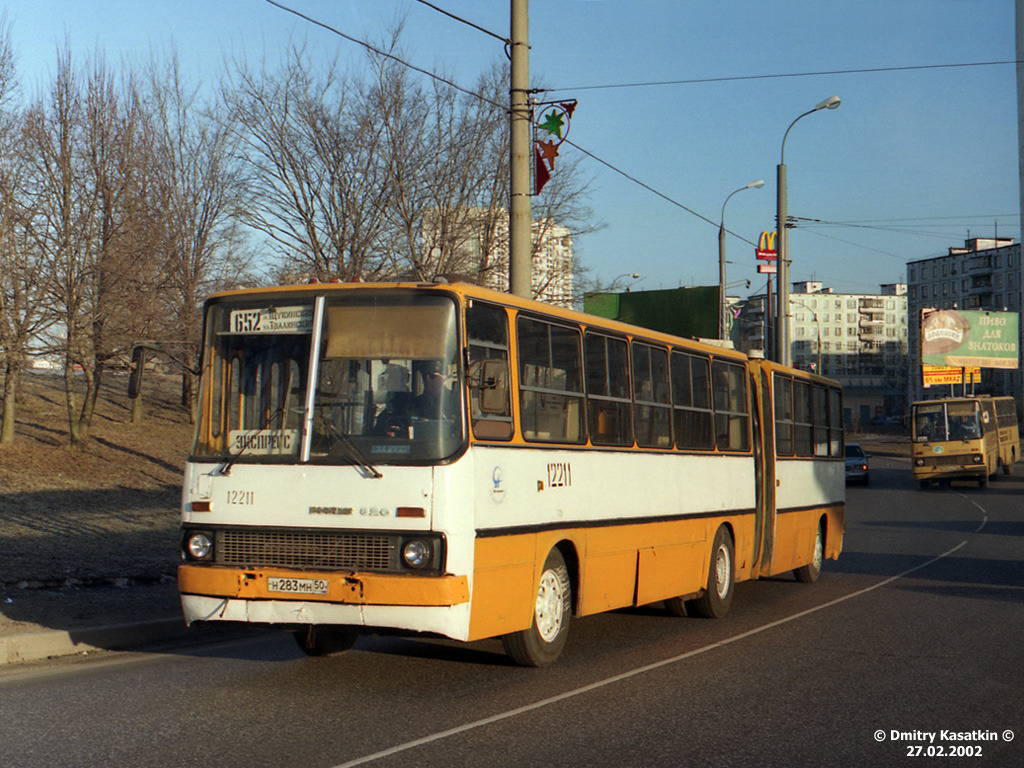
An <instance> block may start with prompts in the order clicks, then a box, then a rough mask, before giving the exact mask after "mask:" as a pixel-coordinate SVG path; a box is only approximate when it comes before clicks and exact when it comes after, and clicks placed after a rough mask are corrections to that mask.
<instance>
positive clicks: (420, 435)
mask: <svg viewBox="0 0 1024 768" xmlns="http://www.w3.org/2000/svg"><path fill="white" fill-rule="evenodd" d="M321 301H322V302H323V306H322V312H321V315H322V320H321V321H320V326H319V328H317V327H316V322H317V318H318V317H319V315H318V313H317V308H316V306H315V302H314V300H311V299H309V298H307V297H303V298H302V299H300V300H295V299H288V298H282V299H280V300H278V301H277V302H275V303H273V304H268V302H267V301H266V300H264V301H261V302H258V303H254V302H252V301H248V302H242V301H230V300H223V301H219V302H217V303H214V304H212V305H211V306H210V307H209V309H208V314H207V319H206V351H205V359H204V372H203V382H202V385H201V391H202V392H203V396H204V398H207V402H208V403H209V407H206V408H203V409H202V417H201V419H200V421H199V423H198V424H197V430H196V441H195V447H194V450H193V454H194V456H195V457H196V458H198V459H207V460H214V461H218V460H223V461H230V462H232V463H233V462H234V461H240V462H273V463H290V462H301V461H309V462H314V463H327V464H360V465H364V466H372V465H376V464H406V463H408V464H422V463H430V462H436V461H440V460H442V459H445V458H448V457H450V456H452V455H453V454H455V453H456V452H457V451H458V450H459V449H460V448H461V446H462V443H463V428H462V422H463V419H462V416H461V401H460V397H459V393H460V392H461V389H462V388H461V386H460V384H459V382H460V376H461V372H460V369H459V365H458V355H457V349H458V344H457V339H456V328H457V323H456V312H455V303H454V302H453V301H452V300H451V299H450V298H447V297H444V296H440V295H433V294H424V293H418V294H417V293H413V292H403V291H398V290H396V291H394V292H388V293H374V294H373V295H365V296H364V295H347V296H344V297H340V298H330V299H326V300H321ZM314 344H318V346H317V349H316V353H315V354H312V348H313V345H314ZM311 384H312V386H311ZM310 390H312V391H310Z"/></svg>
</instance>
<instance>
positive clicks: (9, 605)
mask: <svg viewBox="0 0 1024 768" xmlns="http://www.w3.org/2000/svg"><path fill="white" fill-rule="evenodd" d="M115 583H120V582H117V581H116V580H115ZM19 586H20V587H21V588H19ZM187 632H188V628H187V627H186V626H185V621H184V619H183V618H182V615H181V607H180V604H179V602H178V590H177V584H176V583H175V582H174V580H173V578H170V577H167V576H165V577H163V578H162V580H159V581H154V582H151V583H143V584H137V583H130V582H129V583H125V584H123V585H120V586H115V585H108V586H64V587H61V588H46V587H40V586H39V585H38V583H31V582H29V583H24V582H23V583H22V584H20V585H14V586H10V585H9V586H8V587H7V588H0V664H12V663H19V662H26V661H40V660H43V659H47V658H52V657H57V656H68V655H73V654H79V653H86V652H89V651H93V650H123V649H128V648H137V647H140V646H143V645H146V644H149V643H156V642H161V641H169V640H176V639H181V638H183V637H185V636H186V634H187Z"/></svg>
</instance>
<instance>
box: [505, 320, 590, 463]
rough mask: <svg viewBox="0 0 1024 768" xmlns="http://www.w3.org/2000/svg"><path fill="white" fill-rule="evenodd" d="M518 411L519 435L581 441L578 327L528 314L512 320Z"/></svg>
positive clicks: (539, 438)
mask: <svg viewBox="0 0 1024 768" xmlns="http://www.w3.org/2000/svg"><path fill="white" fill-rule="evenodd" d="M517 334H518V337H517V338H518V342H519V344H518V346H519V413H520V419H521V420H522V431H523V438H524V439H526V440H531V441H540V442H563V443H582V442H584V441H585V440H586V430H585V429H584V425H583V420H582V419H581V418H580V416H581V404H582V402H583V381H582V377H581V370H582V367H583V360H582V349H581V347H582V340H581V338H580V332H579V330H578V329H577V328H569V327H566V326H562V325H555V324H554V323H547V322H544V321H541V320H534V319H532V318H529V317H523V316H520V317H519V319H518V321H517Z"/></svg>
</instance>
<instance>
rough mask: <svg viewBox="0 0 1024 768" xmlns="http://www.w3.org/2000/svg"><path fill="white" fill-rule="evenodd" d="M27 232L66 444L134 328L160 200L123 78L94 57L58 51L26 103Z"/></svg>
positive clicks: (78, 434)
mask: <svg viewBox="0 0 1024 768" xmlns="http://www.w3.org/2000/svg"><path fill="white" fill-rule="evenodd" d="M27 136H28V139H29V144H30V156H31V158H32V159H33V165H34V167H33V169H32V170H33V184H34V188H35V190H36V192H37V197H36V199H35V200H34V208H33V213H34V216H33V222H32V235H33V239H34V242H35V244H36V246H37V247H38V248H39V250H40V255H41V257H42V258H43V260H44V263H45V265H46V268H47V271H48V273H49V274H50V276H51V281H50V301H51V304H52V312H53V321H54V325H53V327H54V329H56V330H57V333H58V334H59V336H58V342H59V344H60V347H61V349H62V352H63V356H64V363H65V366H64V369H65V395H66V400H67V412H68V423H69V430H70V438H71V444H72V445H74V446H79V445H81V444H82V443H83V442H84V441H86V440H87V439H88V435H89V425H90V423H91V421H92V416H93V412H94V408H95V403H96V398H97V395H98V392H99V386H100V383H101V380H102V375H103V371H104V368H105V367H106V365H107V364H108V363H109V362H110V361H111V360H112V359H114V358H116V357H119V356H122V355H124V354H125V353H126V352H127V351H128V348H129V345H130V340H131V338H132V336H133V335H134V334H135V333H136V331H135V325H136V323H137V321H138V318H139V317H140V316H142V315H144V313H143V312H140V309H141V307H142V306H143V303H142V302H141V300H140V296H141V295H142V294H141V292H140V288H139V279H138V276H139V275H144V274H146V267H147V265H148V264H150V263H151V258H152V254H153V252H154V250H155V249H156V248H157V246H158V243H159V242H160V239H161V234H160V233H161V230H162V227H163V223H162V219H163V207H164V206H163V201H162V200H161V191H160V186H159V179H158V177H157V176H156V174H155V172H154V168H155V154H154V152H153V136H152V132H151V130H150V128H149V126H148V123H147V120H146V116H145V114H144V111H143V110H142V105H141V102H140V100H139V98H138V94H137V92H136V89H135V87H134V85H133V83H132V81H131V78H121V79H118V78H116V77H115V76H114V75H113V74H112V73H111V72H110V70H109V69H108V68H107V67H106V65H105V63H104V62H103V60H102V58H101V57H97V59H96V60H95V62H94V63H93V64H92V66H91V68H90V69H87V70H85V74H84V75H79V74H78V73H77V72H76V71H75V69H74V67H73V65H72V62H71V58H70V55H69V54H68V53H66V52H63V53H60V54H59V57H58V65H57V73H56V77H55V80H54V83H53V85H52V87H51V89H50V91H49V93H48V94H46V95H45V96H44V97H43V98H40V99H39V100H38V102H37V104H36V105H35V107H34V108H33V109H32V110H31V120H30V123H29V129H28V131H27Z"/></svg>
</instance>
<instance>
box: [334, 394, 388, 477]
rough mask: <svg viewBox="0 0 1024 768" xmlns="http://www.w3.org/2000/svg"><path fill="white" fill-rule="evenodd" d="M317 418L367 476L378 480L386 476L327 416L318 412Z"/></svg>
mask: <svg viewBox="0 0 1024 768" xmlns="http://www.w3.org/2000/svg"><path fill="white" fill-rule="evenodd" d="M317 418H318V419H319V420H320V423H321V424H323V425H324V426H325V427H326V428H327V431H328V432H329V433H331V434H333V435H334V436H335V437H337V438H338V441H339V442H340V443H341V445H342V447H344V448H345V451H346V452H347V453H348V456H349V458H350V459H352V461H353V463H355V464H356V465H358V466H359V467H361V468H362V469H363V470H364V471H365V472H366V473H367V474H369V475H370V477H374V478H377V479H380V478H382V477H384V475H383V474H381V471H380V470H379V469H377V468H376V467H375V466H373V464H371V463H370V462H369V461H368V460H367V458H366V457H365V456H364V455H363V452H362V451H360V450H359V447H358V446H357V445H356V444H355V443H353V442H352V439H351V438H350V437H349V436H348V435H346V434H345V433H344V432H342V431H341V430H340V429H338V427H337V425H336V424H335V423H334V422H333V421H331V420H330V419H328V418H327V417H326V416H324V415H323V413H321V412H319V411H317Z"/></svg>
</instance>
